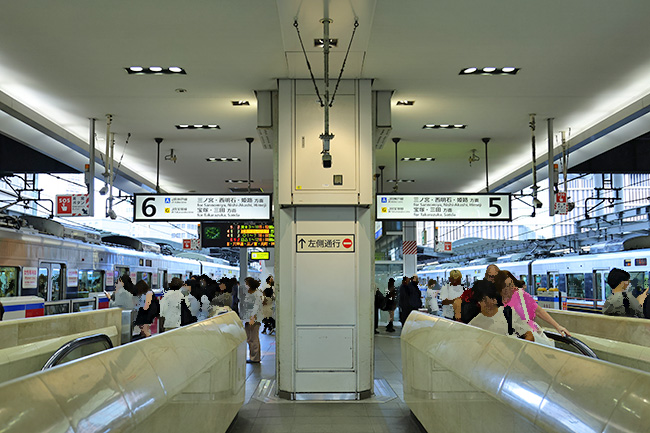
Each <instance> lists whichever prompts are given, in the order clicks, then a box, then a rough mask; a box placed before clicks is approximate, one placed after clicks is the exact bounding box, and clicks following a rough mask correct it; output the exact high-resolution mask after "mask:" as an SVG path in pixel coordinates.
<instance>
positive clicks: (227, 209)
mask: <svg viewBox="0 0 650 433" xmlns="http://www.w3.org/2000/svg"><path fill="white" fill-rule="evenodd" d="M133 213H134V216H133V220H134V221H205V220H211V221H218V220H226V221H233V220H247V221H255V220H264V221H266V220H269V219H271V196H270V195H269V194H247V195H183V194H172V195H158V194H135V206H134V207H133Z"/></svg>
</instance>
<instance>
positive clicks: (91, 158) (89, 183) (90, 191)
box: [86, 118, 97, 217]
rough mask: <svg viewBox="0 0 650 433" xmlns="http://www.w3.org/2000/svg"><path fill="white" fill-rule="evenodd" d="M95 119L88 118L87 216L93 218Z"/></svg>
mask: <svg viewBox="0 0 650 433" xmlns="http://www.w3.org/2000/svg"><path fill="white" fill-rule="evenodd" d="M96 121H97V119H94V118H90V137H89V140H88V142H89V144H90V149H89V154H90V155H89V157H88V159H89V161H88V180H87V182H86V185H87V186H88V208H89V209H88V216H91V217H94V216H95V122H96Z"/></svg>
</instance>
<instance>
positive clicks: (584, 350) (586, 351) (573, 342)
mask: <svg viewBox="0 0 650 433" xmlns="http://www.w3.org/2000/svg"><path fill="white" fill-rule="evenodd" d="M544 334H546V336H547V337H548V338H550V339H551V340H554V341H557V342H560V343H564V344H566V345H568V346H571V347H573V348H574V349H576V350H577V351H578V352H579V353H581V354H582V355H584V356H588V357H589V358H595V359H598V356H596V354H595V353H594V351H593V350H591V348H590V347H589V346H587V345H586V344H585V343H583V342H582V341H581V340H578V339H577V338H575V337H570V336H568V335H567V336H564V335H560V334H558V333H556V332H550V331H544Z"/></svg>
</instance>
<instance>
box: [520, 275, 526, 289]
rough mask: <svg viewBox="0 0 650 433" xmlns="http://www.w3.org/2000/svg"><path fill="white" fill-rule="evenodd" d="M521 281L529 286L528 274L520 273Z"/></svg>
mask: <svg viewBox="0 0 650 433" xmlns="http://www.w3.org/2000/svg"><path fill="white" fill-rule="evenodd" d="M519 281H523V282H524V286H525V287H528V275H519Z"/></svg>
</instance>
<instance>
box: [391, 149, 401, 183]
mask: <svg viewBox="0 0 650 433" xmlns="http://www.w3.org/2000/svg"><path fill="white" fill-rule="evenodd" d="M400 140H401V138H397V137H393V143H395V185H394V186H393V192H397V188H398V185H399V176H398V175H397V143H399V142H400Z"/></svg>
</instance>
